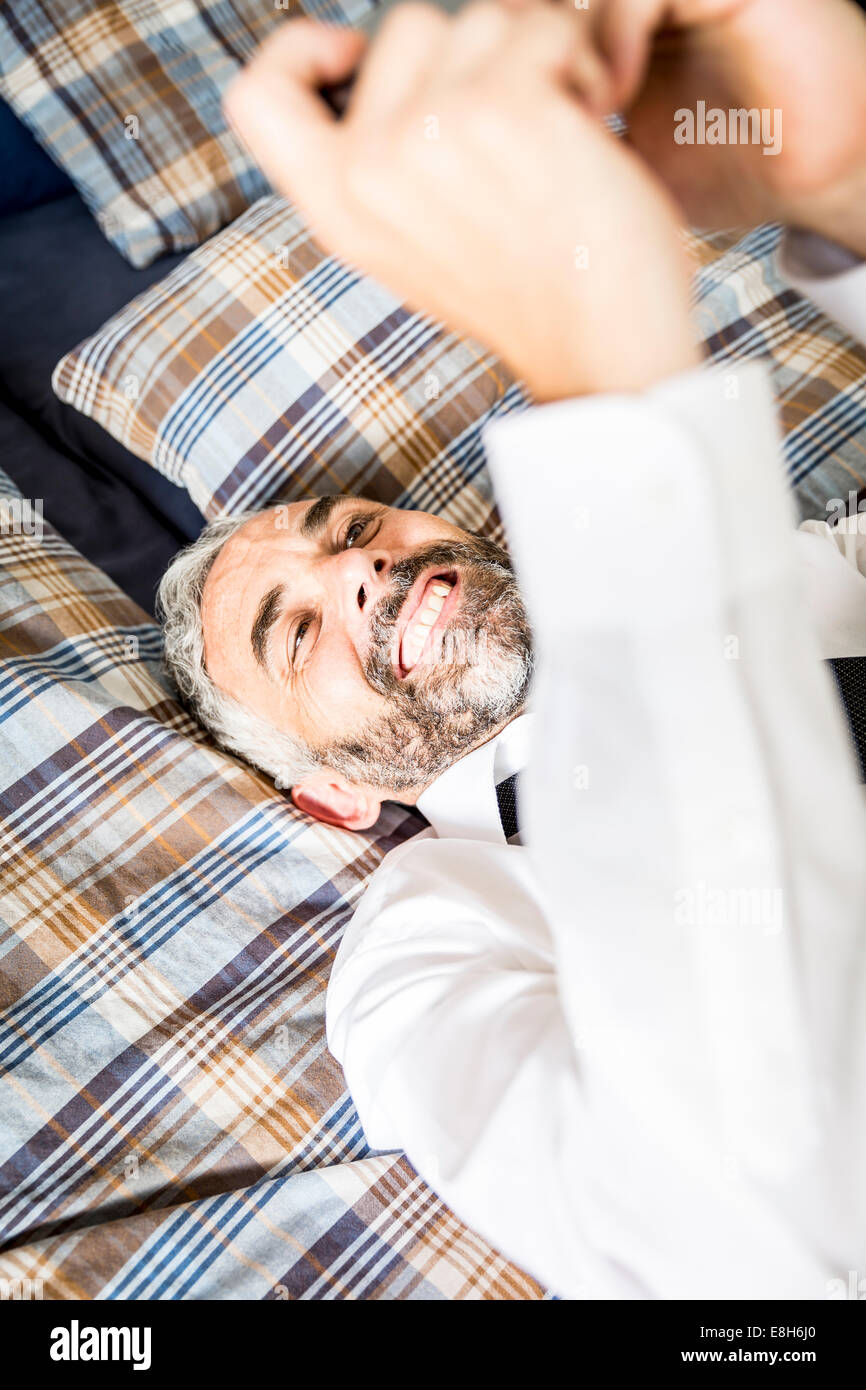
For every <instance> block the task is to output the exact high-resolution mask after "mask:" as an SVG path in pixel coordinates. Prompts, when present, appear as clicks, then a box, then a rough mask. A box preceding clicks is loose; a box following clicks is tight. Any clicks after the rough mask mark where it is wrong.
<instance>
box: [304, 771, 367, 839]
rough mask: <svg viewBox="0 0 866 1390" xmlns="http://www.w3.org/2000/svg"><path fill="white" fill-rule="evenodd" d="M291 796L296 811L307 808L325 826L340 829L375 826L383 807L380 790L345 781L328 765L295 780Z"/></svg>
mask: <svg viewBox="0 0 866 1390" xmlns="http://www.w3.org/2000/svg"><path fill="white" fill-rule="evenodd" d="M291 797H292V801H293V802H294V803H295V805H296V806H297V807H298V810H299V811H306V813H307V815H308V816H314V817H315V819H316V820H321V821H324V822H325V824H326V825H338V826H339V827H340V829H341V830H366V829H367V828H368V827H369V826H371V825H375V823H376V821H377V820H378V819H379V812H380V811H381V809H382V795H381V793H380V792H376V791H374V790H373V789H372V788H371V787H358V786H355V785H354V784H353V783H351V782H344V781H343V779H342V777H340V776H339V775H338V774H337V773H335V772H328V770H327V768H323V769H322V770H321V771H320V772H313V773H311V774H310V776H309V777H305V778H304V780H303V782H296V783H295V785H294V786H293V787H292V790H291Z"/></svg>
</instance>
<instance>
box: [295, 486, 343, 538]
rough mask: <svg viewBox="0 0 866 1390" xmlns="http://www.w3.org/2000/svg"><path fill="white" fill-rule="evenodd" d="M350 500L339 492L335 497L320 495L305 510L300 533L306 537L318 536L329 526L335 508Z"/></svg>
mask: <svg viewBox="0 0 866 1390" xmlns="http://www.w3.org/2000/svg"><path fill="white" fill-rule="evenodd" d="M349 500H350V499H349V498H348V497H346V496H345V495H344V494H341V493H337V494H335V495H334V496H333V497H320V498H319V499H318V500H317V501H316V502H313V504H312V505H311V506H309V507H308V508H307V510H306V511H305V512H304V519H303V521H302V522H301V526H300V534H301V535H302V536H304V537H305V538H309V537H311V536H318V535H319V534H320V533H321V532H322V531H324V529H325V527H326V526H327V524H328V521H329V519H330V516H331V513H332V511H333V510H334V508H335V507H338V506H339V505H340V503H341V502H348V501H349Z"/></svg>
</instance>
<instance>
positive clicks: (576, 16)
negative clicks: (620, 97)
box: [501, 0, 611, 113]
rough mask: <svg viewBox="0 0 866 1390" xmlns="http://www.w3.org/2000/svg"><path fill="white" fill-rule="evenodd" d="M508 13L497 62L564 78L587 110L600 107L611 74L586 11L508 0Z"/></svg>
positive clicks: (514, 69) (522, 71)
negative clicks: (507, 21)
mask: <svg viewBox="0 0 866 1390" xmlns="http://www.w3.org/2000/svg"><path fill="white" fill-rule="evenodd" d="M502 8H503V9H504V10H507V13H508V14H509V17H510V19H511V24H510V26H509V31H508V35H507V39H506V41H505V43H504V45H503V53H502V59H501V61H502V64H503V66H504V67H505V69H506V70H509V69H510V70H511V71H512V72H513V76H514V79H515V80H517V79H518V76H519V75H520V74H523V75H524V80H525V76H526V74H527V73H535V74H536V75H537V76H539V77H541V78H543V79H545V80H549V79H550V78H551V77H552V78H554V79H555V80H557V81H559V82H563V83H566V84H567V85H568V86H569V87H570V88H572V89H573V90H574V91H575V92H576V93H577V94H578V95H579V96H580V98H581V100H582V101H583V103H584V104H585V105H586V106H587V107H589V108H590V109H591V110H594V111H597V112H599V113H602V112H604V111H605V110H606V108H607V105H608V101H609V96H610V85H611V84H610V75H609V72H608V70H607V66H606V63H605V61H604V59H603V57H602V55H601V54H600V53H599V50H598V47H597V45H596V43H595V38H594V24H593V19H592V15H591V11H588V10H583V9H574V8H572V6H571V5H568V4H565V3H561V4H550V3H545V0H507V5H503V7H502Z"/></svg>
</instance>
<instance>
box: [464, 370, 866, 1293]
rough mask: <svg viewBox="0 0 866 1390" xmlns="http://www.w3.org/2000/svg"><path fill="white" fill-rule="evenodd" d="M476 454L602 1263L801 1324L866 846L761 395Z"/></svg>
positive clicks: (610, 401)
mask: <svg viewBox="0 0 866 1390" xmlns="http://www.w3.org/2000/svg"><path fill="white" fill-rule="evenodd" d="M485 442H486V446H487V450H488V456H489V459H490V463H491V467H492V469H493V475H494V481H495V484H496V491H497V496H498V499H499V501H500V505H501V507H502V509H503V515H504V519H505V523H506V527H507V530H508V534H509V539H510V544H511V549H512V553H513V555H514V557H515V561H516V567H517V571H518V576H519V578H520V580H521V584H522V586H523V589H524V592H525V593H526V595H527V600H528V604H529V612H530V618H531V620H532V623H533V626H534V630H535V635H536V639H537V644H538V651H539V664H538V675H537V683H536V687H535V694H534V708H535V711H536V718H535V723H534V728H535V730H536V738H535V742H534V749H533V754H532V758H531V761H530V768H529V774H528V776H527V777H526V778H525V783H526V785H525V788H524V797H523V800H524V805H525V816H524V821H525V823H526V824H528V830H529V836H530V842H531V852H532V854H533V855H534V858H535V861H536V870H537V873H538V876H539V880H540V882H541V883H542V884H543V885H544V890H545V893H546V894H547V897H548V904H549V917H550V921H551V925H552V929H553V932H554V936H555V941H556V952H557V960H558V982H559V990H560V997H561V1000H562V1005H563V1008H564V1011H565V1012H566V1015H567V1018H568V1022H569V1026H570V1028H571V1029H572V1030H573V1032H574V1033H575V1034H576V1035H577V1036H579V1037H580V1038H581V1039H582V1043H581V1064H582V1066H581V1072H582V1078H583V1084H584V1086H585V1087H586V1088H587V1090H588V1091H589V1092H590V1093H591V1095H592V1097H593V1104H592V1127H593V1133H594V1142H595V1146H596V1155H597V1159H598V1160H599V1161H600V1170H599V1175H598V1176H597V1179H596V1181H597V1183H599V1182H600V1183H601V1184H602V1185H604V1184H605V1183H607V1182H610V1183H613V1184H616V1185H617V1186H618V1190H619V1193H620V1212H621V1217H622V1228H623V1239H622V1255H623V1258H624V1259H627V1260H628V1263H629V1266H630V1267H631V1268H633V1269H635V1270H636V1271H637V1273H638V1276H639V1277H641V1278H642V1279H645V1280H646V1281H647V1282H648V1283H649V1284H650V1285H651V1286H652V1287H653V1288H654V1289H655V1291H656V1292H658V1293H661V1294H662V1296H673V1297H676V1296H686V1295H685V1294H684V1287H685V1284H686V1282H687V1280H686V1277H685V1275H684V1273H683V1270H684V1269H687V1270H688V1277H689V1278H690V1279H692V1280H693V1287H694V1288H695V1289H700V1290H701V1291H702V1292H703V1291H705V1290H707V1289H708V1288H712V1289H713V1290H714V1291H715V1292H716V1293H719V1292H721V1291H722V1290H726V1291H727V1295H728V1296H734V1297H738V1296H749V1292H752V1293H753V1292H754V1290H755V1288H756V1286H757V1287H762V1288H763V1289H764V1290H765V1293H772V1292H773V1291H775V1292H776V1293H778V1294H780V1295H781V1296H792V1294H791V1291H792V1288H793V1289H794V1290H798V1291H799V1296H801V1297H806V1298H809V1297H812V1298H821V1297H824V1296H825V1284H826V1280H827V1279H828V1278H830V1277H833V1276H839V1275H844V1273H845V1271H846V1270H847V1269H849V1268H851V1267H857V1261H858V1260H859V1261H861V1262H862V1259H863V1256H864V1254H866V1249H864V1235H863V1232H864V1231H866V1219H864V1218H866V1200H864V1192H866V1184H864V1183H863V1181H862V1173H863V1171H864V1161H866V1139H864V1126H866V952H864V943H866V936H864V912H866V871H864V869H866V856H864V854H863V844H864V832H866V824H864V814H863V808H862V802H861V798H860V793H859V787H858V785H857V781H856V773H855V765H854V760H853V754H852V750H851V748H850V745H849V742H848V735H847V730H846V727H845V723H844V718H843V715H842V713H841V711H840V709H839V707H838V702H837V700H836V698H835V696H834V692H833V688H832V684H831V679H830V677H829V675H828V672H827V671H826V669H825V668H824V667H823V665H822V663H821V661H820V652H819V650H818V647H817V644H816V640H815V637H814V634H813V632H812V629H811V625H810V623H809V622H808V621H804V620H803V618H802V615H801V611H800V597H799V591H798V580H797V567H796V563H795V547H794V517H793V511H792V507H791V502H790V497H789V494H788V489H787V485H786V482H785V480H784V477H783V473H782V467H781V462H780V451H779V447H778V438H777V431H776V424H775V415H774V409H773V402H772V399H771V394H770V389H769V382H768V379H767V377H766V374H765V371H764V369H763V368H762V367H761V366H757V365H750V366H746V367H743V368H741V369H739V370H737V371H734V372H732V371H727V372H722V371H718V372H717V371H705V372H695V373H689V374H687V375H684V376H681V377H678V378H674V379H672V380H670V381H667V382H665V383H663V384H662V385H661V386H658V387H656V388H655V389H654V390H652V391H650V392H648V393H646V395H644V396H643V397H615V396H610V397H596V398H593V399H591V400H584V401H569V402H559V403H556V404H553V405H547V406H542V407H536V408H535V409H534V410H531V411H527V412H525V413H524V414H522V415H520V416H517V417H515V418H507V419H504V420H502V421H498V422H496V423H494V424H492V425H490V426H488V428H487V430H486V432H485ZM602 1175H603V1176H602ZM695 1229H700V1230H701V1231H702V1233H703V1238H702V1242H701V1253H696V1251H695V1248H694V1241H693V1232H694V1230H695ZM636 1233H640V1235H639V1236H638V1235H636ZM678 1269H679V1271H680V1272H679V1274H678V1272H677V1271H678ZM677 1290H679V1292H677Z"/></svg>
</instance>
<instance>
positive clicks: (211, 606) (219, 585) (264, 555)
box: [202, 502, 312, 629]
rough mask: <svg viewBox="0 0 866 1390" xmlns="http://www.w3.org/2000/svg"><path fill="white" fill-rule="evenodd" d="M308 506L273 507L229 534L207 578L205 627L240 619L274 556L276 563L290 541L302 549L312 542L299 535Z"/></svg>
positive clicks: (204, 592)
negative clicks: (227, 620) (226, 620)
mask: <svg viewBox="0 0 866 1390" xmlns="http://www.w3.org/2000/svg"><path fill="white" fill-rule="evenodd" d="M308 508H309V503H305V502H288V503H285V504H283V505H281V506H279V507H272V508H271V509H270V510H269V511H267V512H262V513H261V514H260V515H258V516H253V517H250V519H249V521H245V522H244V524H243V526H241V527H240V528H239V529H238V530H237V531H235V533H234V535H232V536H230V537H229V539H228V540H227V541H226V543H225V545H224V546H223V547H222V549H221V550H220V552H219V554H218V555H217V557H216V559H215V561H214V563H213V565H212V566H211V569H210V572H209V573H208V576H207V578H206V580H205V582H204V589H203V590H202V619H203V622H204V625H205V628H206V629H207V628H208V627H209V626H210V625H211V624H213V623H222V621H223V620H225V619H231V620H235V619H237V618H238V617H239V616H240V613H241V610H242V609H243V607H244V605H245V603H248V602H255V601H256V593H257V592H258V591H259V590H260V589H261V585H262V581H263V579H264V578H265V577H266V575H267V570H268V567H269V559H270V558H271V556H272V558H273V561H274V564H275V565H276V564H277V563H279V557H280V555H281V554H284V552H285V550H286V548H287V547H288V546H289V545H291V546H292V548H293V549H294V548H298V549H300V548H301V547H307V546H310V545H311V544H312V542H311V541H303V540H302V539H301V537H300V523H301V521H302V519H303V517H304V514H305V512H306V511H307V510H308ZM269 552H270V553H269Z"/></svg>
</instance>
